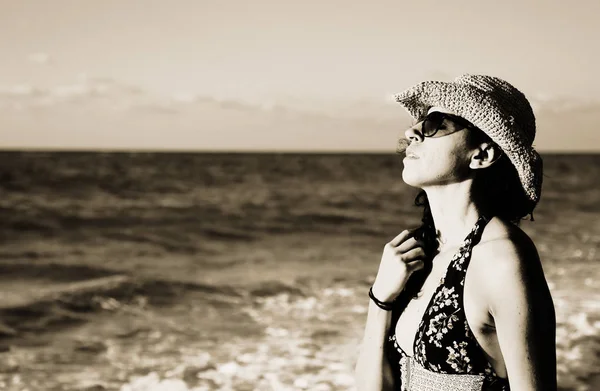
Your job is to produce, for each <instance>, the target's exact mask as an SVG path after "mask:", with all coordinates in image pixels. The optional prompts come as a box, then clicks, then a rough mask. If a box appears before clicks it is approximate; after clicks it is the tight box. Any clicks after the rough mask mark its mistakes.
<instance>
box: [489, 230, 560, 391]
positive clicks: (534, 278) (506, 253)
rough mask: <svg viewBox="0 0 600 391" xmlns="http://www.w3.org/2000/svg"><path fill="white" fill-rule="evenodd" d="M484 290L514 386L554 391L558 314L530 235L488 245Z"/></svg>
mask: <svg viewBox="0 0 600 391" xmlns="http://www.w3.org/2000/svg"><path fill="white" fill-rule="evenodd" d="M488 245H489V246H491V247H492V248H490V249H489V250H490V252H489V254H493V259H490V260H489V261H490V268H489V269H488V273H486V280H487V281H486V284H484V285H485V287H486V288H485V289H486V292H485V295H486V299H487V301H488V303H489V309H490V313H491V314H492V316H493V317H494V322H495V325H496V333H497V336H498V343H499V345H500V350H501V351H502V356H503V358H504V362H505V365H506V370H507V374H508V380H509V383H510V389H511V391H536V390H539V391H542V390H543V391H554V390H556V387H557V385H556V339H555V338H556V317H555V312H554V305H553V303H552V297H551V295H550V290H549V289H548V284H547V283H546V279H545V277H544V272H543V269H542V266H541V263H540V259H539V255H538V253H537V250H536V248H535V245H534V244H533V243H532V242H531V240H530V239H529V238H520V239H514V238H513V239H512V240H508V239H505V240H498V241H494V242H490V243H489V244H488Z"/></svg>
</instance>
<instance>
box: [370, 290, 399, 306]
mask: <svg viewBox="0 0 600 391" xmlns="http://www.w3.org/2000/svg"><path fill="white" fill-rule="evenodd" d="M369 297H370V298H371V300H373V302H374V303H375V304H376V305H377V307H379V308H381V309H382V310H384V311H391V310H392V309H393V308H394V302H385V301H379V300H378V299H377V298H376V297H375V295H374V294H373V287H371V288H370V289H369Z"/></svg>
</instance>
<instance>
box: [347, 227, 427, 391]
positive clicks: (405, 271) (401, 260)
mask: <svg viewBox="0 0 600 391" xmlns="http://www.w3.org/2000/svg"><path fill="white" fill-rule="evenodd" d="M412 233H413V232H412V231H410V230H404V231H402V232H401V233H400V234H398V235H397V236H396V237H395V238H394V239H392V240H391V241H390V242H389V243H387V244H386V245H385V246H384V248H383V254H382V256H381V261H380V262H379V270H378V271H377V276H376V277H375V282H374V283H373V295H374V296H375V297H376V298H377V299H378V300H380V301H383V302H391V301H393V300H394V299H395V298H396V297H398V295H399V294H400V292H401V291H402V290H403V289H404V286H405V285H406V282H407V281H408V279H409V277H410V276H411V274H412V273H413V272H415V271H417V270H420V269H422V268H423V266H424V263H423V259H424V257H425V251H424V250H423V243H421V242H419V241H417V240H416V239H415V238H413V237H412V236H411V235H412ZM391 319H392V312H391V311H385V310H383V309H381V308H379V307H378V306H377V304H375V302H373V301H372V300H369V310H368V312H367V324H366V326H365V334H364V337H363V341H362V344H361V347H360V353H359V356H358V360H357V362H356V386H357V390H358V391H381V390H386V391H387V390H393V387H394V380H393V376H392V371H391V369H390V366H389V363H388V360H387V357H386V354H385V344H386V337H387V335H388V331H389V328H390V323H391Z"/></svg>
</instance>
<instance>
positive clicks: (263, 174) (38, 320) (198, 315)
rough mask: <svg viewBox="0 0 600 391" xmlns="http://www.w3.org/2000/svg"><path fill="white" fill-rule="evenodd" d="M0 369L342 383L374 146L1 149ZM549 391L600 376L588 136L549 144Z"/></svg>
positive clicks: (347, 372)
mask: <svg viewBox="0 0 600 391" xmlns="http://www.w3.org/2000/svg"><path fill="white" fill-rule="evenodd" d="M0 162H1V165H0V241H1V243H2V246H1V247H0V279H1V284H0V295H1V296H0V298H1V299H2V300H1V302H2V306H1V308H0V312H1V316H0V337H1V338H0V388H2V389H6V390H25V389H27V390H120V391H125V390H175V391H176V390H242V391H243V390H354V379H353V376H352V375H353V367H354V361H355V359H356V353H357V349H358V344H359V342H360V339H361V338H362V332H363V327H364V321H365V316H366V306H367V304H368V297H367V291H368V288H369V286H370V283H371V282H372V279H373V278H374V276H375V272H376V271H377V266H378V263H379V259H380V256H381V249H382V247H383V245H384V244H385V243H386V242H387V241H389V240H390V239H391V238H392V237H394V236H395V235H396V234H397V233H398V232H400V231H402V230H404V229H405V228H408V227H412V226H415V225H416V224H417V223H418V222H419V210H418V209H417V208H415V207H414V206H412V203H413V199H414V196H415V194H416V192H415V190H414V189H411V188H409V187H407V186H406V185H405V184H403V182H402V180H401V170H402V162H401V160H400V159H399V158H398V157H397V156H394V155H392V156H387V155H308V154H306V155H300V154H298V155H289V154H281V155H279V154H240V155H236V154H231V155H226V154H150V153H132V154H128V153H120V154H108V153H16V152H15V153H8V152H4V153H1V154H0ZM544 163H545V177H544V191H543V196H542V202H541V203H540V205H539V207H538V209H537V210H536V213H535V221H534V222H531V221H523V223H522V225H521V227H522V228H523V230H525V231H526V232H527V233H528V234H529V235H530V236H531V237H532V238H533V240H534V242H535V243H536V246H537V248H538V251H539V253H540V256H541V258H542V261H543V264H544V270H545V272H546V275H547V278H548V281H549V283H550V286H551V290H552V294H553V298H554V301H555V305H556V310H557V321H558V330H557V358H558V374H559V384H560V387H561V389H562V390H596V389H600V374H599V368H600V337H599V331H600V290H599V289H598V288H599V287H598V285H599V283H598V280H599V279H600V270H599V268H598V260H599V255H598V249H599V248H600V207H599V206H598V205H600V203H599V201H600V180H599V179H598V178H600V168H599V167H600V155H579V156H578V155H546V156H544Z"/></svg>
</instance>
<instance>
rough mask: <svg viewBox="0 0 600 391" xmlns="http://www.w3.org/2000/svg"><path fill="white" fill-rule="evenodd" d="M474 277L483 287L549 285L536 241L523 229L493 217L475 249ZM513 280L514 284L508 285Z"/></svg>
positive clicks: (473, 258) (473, 259) (473, 260)
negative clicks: (517, 283)
mask: <svg viewBox="0 0 600 391" xmlns="http://www.w3.org/2000/svg"><path fill="white" fill-rule="evenodd" d="M471 262H472V265H473V269H474V274H476V275H477V277H478V279H479V280H480V281H481V282H482V283H483V284H488V283H489V284H491V285H489V286H490V287H492V286H502V285H505V284H506V283H509V282H511V281H512V282H514V280H515V279H516V280H519V281H520V282H522V283H526V284H533V285H537V286H540V285H546V280H545V277H544V273H543V269H542V264H541V261H540V257H539V254H538V251H537V248H536V246H535V244H534V242H533V240H532V239H531V238H530V237H529V235H527V233H526V232H524V231H523V230H522V229H521V228H520V227H518V226H516V225H515V224H512V223H510V222H506V221H504V220H502V219H500V218H497V217H494V218H492V219H491V220H490V221H489V223H488V224H487V225H486V227H485V229H484V231H483V233H482V235H481V240H480V242H479V244H478V245H477V246H475V247H474V248H473V255H472V261H471ZM507 280H511V281H507Z"/></svg>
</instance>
